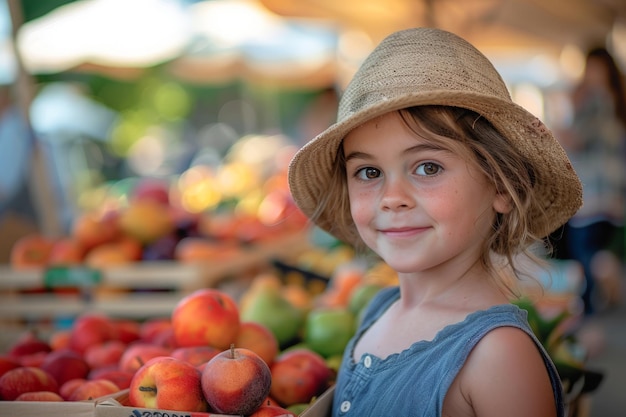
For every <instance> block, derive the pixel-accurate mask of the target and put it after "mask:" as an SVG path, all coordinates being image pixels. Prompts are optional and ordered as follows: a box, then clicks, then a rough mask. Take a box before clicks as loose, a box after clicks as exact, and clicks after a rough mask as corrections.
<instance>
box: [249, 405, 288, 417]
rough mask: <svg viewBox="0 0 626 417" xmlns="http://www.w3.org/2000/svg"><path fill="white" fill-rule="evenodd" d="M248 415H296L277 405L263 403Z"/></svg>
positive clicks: (278, 416) (272, 416)
mask: <svg viewBox="0 0 626 417" xmlns="http://www.w3.org/2000/svg"><path fill="white" fill-rule="evenodd" d="M248 417H298V415H297V414H294V413H293V412H291V411H289V410H287V409H286V408H283V407H281V406H279V405H267V404H263V405H262V406H260V407H259V408H257V409H256V410H255V411H254V412H253V413H252V414H250V415H249V416H248Z"/></svg>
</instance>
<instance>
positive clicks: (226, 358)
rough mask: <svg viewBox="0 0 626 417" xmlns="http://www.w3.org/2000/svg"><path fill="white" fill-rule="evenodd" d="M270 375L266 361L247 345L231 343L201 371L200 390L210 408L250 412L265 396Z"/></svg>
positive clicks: (237, 413) (225, 412)
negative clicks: (242, 346) (236, 345)
mask: <svg viewBox="0 0 626 417" xmlns="http://www.w3.org/2000/svg"><path fill="white" fill-rule="evenodd" d="M271 383H272V375H271V373H270V368H269V366H267V363H265V361H264V360H263V359H262V358H261V357H260V356H259V355H257V354H256V353H254V352H253V351H251V350H249V349H244V348H235V346H234V345H231V347H230V349H227V350H225V351H223V352H221V353H219V354H218V355H217V356H215V357H214V358H213V359H211V360H210V361H209V362H208V363H207V364H206V365H205V366H204V370H203V371H202V391H203V393H204V398H206V400H207V402H208V403H209V406H210V407H211V409H213V410H215V411H217V412H219V413H223V414H233V415H249V414H251V413H252V412H253V411H254V410H256V409H257V408H258V407H259V406H261V404H263V401H264V400H265V399H266V398H267V396H268V395H269V392H270V385H271Z"/></svg>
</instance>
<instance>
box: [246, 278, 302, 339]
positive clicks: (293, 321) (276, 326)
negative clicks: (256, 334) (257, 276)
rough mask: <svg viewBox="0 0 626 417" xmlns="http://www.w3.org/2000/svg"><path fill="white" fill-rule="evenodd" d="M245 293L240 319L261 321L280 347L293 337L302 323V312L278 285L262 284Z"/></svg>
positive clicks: (297, 334) (298, 331)
mask: <svg viewBox="0 0 626 417" xmlns="http://www.w3.org/2000/svg"><path fill="white" fill-rule="evenodd" d="M255 288H256V289H255V290H253V291H251V292H250V293H248V294H247V295H246V299H245V303H244V304H242V306H241V310H240V313H241V320H242V321H253V322H256V323H261V324H263V325H264V326H266V327H267V328H268V329H270V330H271V331H272V333H274V335H275V336H276V339H277V340H278V344H279V346H280V347H281V348H284V347H285V346H288V345H289V344H291V343H292V342H293V341H294V340H295V339H297V338H299V333H300V331H301V329H302V325H303V324H304V313H303V312H302V310H300V309H299V308H297V307H296V306H294V305H293V304H291V303H290V302H289V301H287V299H286V298H285V297H284V296H283V295H282V293H281V290H280V287H274V286H273V285H263V286H259V287H255Z"/></svg>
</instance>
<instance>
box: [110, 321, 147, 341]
mask: <svg viewBox="0 0 626 417" xmlns="http://www.w3.org/2000/svg"><path fill="white" fill-rule="evenodd" d="M113 326H115V328H116V329H117V339H118V340H119V341H120V342H123V343H126V344H128V343H131V342H134V341H136V340H139V336H140V331H141V330H140V329H141V324H140V323H139V322H138V321H135V320H126V319H116V320H113Z"/></svg>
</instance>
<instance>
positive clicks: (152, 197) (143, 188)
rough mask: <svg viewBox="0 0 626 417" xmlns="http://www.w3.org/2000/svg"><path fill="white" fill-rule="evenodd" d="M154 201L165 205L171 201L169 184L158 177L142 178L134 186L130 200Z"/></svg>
mask: <svg viewBox="0 0 626 417" xmlns="http://www.w3.org/2000/svg"><path fill="white" fill-rule="evenodd" d="M142 200H149V201H154V202H157V203H159V204H163V205H164V206H168V205H169V203H170V192H169V184H168V182H167V181H165V180H160V179H157V178H142V179H140V180H139V181H138V182H137V183H136V184H135V186H134V187H133V188H132V190H131V193H130V201H131V202H136V201H142Z"/></svg>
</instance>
